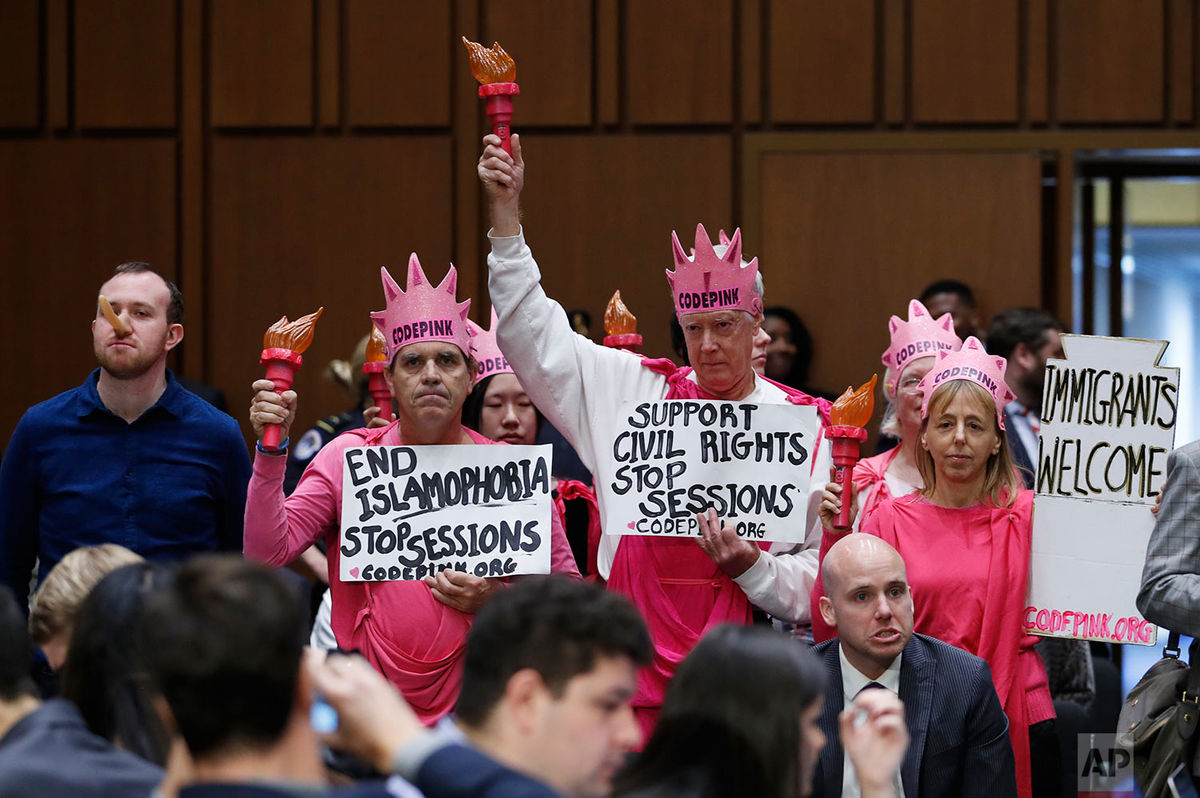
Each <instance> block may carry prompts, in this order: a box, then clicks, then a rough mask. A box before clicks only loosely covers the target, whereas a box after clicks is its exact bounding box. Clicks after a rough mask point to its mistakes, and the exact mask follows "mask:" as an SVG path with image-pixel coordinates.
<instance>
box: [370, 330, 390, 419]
mask: <svg viewBox="0 0 1200 798" xmlns="http://www.w3.org/2000/svg"><path fill="white" fill-rule="evenodd" d="M385 371H387V341H386V340H385V339H384V337H383V333H381V332H380V331H379V328H378V327H373V328H372V329H371V340H369V341H367V362H365V363H363V374H366V375H367V389H368V390H370V392H371V398H372V399H374V400H375V406H376V407H377V408H379V416H378V418H382V419H383V420H384V421H391V420H392V391H391V389H390V388H388V384H387V378H386V377H384V376H383V372H385Z"/></svg>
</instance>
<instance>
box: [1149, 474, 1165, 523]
mask: <svg viewBox="0 0 1200 798" xmlns="http://www.w3.org/2000/svg"><path fill="white" fill-rule="evenodd" d="M1166 492H1167V485H1166V483H1165V482H1164V483H1163V486H1162V487H1161V488H1159V491H1158V495H1157V496H1155V497H1154V506H1153V507H1151V508H1150V512H1151V514H1153V515H1154V517H1155V518H1158V511H1159V510H1161V509H1162V497H1163V494H1164V493H1166Z"/></svg>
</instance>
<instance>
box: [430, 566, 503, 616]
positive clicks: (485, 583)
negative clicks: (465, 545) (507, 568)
mask: <svg viewBox="0 0 1200 798" xmlns="http://www.w3.org/2000/svg"><path fill="white" fill-rule="evenodd" d="M421 581H422V582H424V583H425V584H426V585H428V586H429V590H430V591H431V592H432V593H433V597H434V598H435V599H437V600H438V601H440V602H442V603H443V604H445V605H446V606H447V607H453V608H454V609H456V610H459V611H460V612H467V613H475V612H479V610H480V608H481V607H483V605H484V604H487V602H488V599H490V598H491V597H492V595H493V594H494V593H495V592H496V591H497V590H500V589H501V588H502V586H503V584H504V583H503V582H501V581H500V580H499V579H484V578H482V577H478V576H475V575H474V574H465V573H463V572H462V571H452V570H450V569H449V568H446V569H444V570H443V571H442V572H441V573H439V574H436V575H434V576H427V577H425V578H424V579H422V580H421Z"/></svg>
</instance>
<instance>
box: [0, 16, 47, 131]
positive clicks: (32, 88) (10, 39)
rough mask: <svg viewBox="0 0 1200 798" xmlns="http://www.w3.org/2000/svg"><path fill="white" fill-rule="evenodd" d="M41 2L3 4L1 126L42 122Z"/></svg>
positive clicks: (35, 124)
mask: <svg viewBox="0 0 1200 798" xmlns="http://www.w3.org/2000/svg"><path fill="white" fill-rule="evenodd" d="M39 58H40V55H39V53H38V2H37V0H10V2H7V3H2V4H0V98H2V101H0V127H9V128H14V127H17V128H32V127H37V124H38V102H39V97H38V81H39V79H40V78H39V68H38V60H39Z"/></svg>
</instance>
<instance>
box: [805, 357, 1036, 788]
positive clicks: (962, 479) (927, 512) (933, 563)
mask: <svg viewBox="0 0 1200 798" xmlns="http://www.w3.org/2000/svg"><path fill="white" fill-rule="evenodd" d="M1006 365H1007V364H1006V362H1005V360H1004V358H1000V357H993V356H990V355H988V354H987V353H986V352H985V351H984V348H983V345H982V344H981V343H980V342H979V341H978V340H977V339H975V338H968V339H967V341H966V343H964V344H963V347H962V349H961V350H960V351H959V352H954V353H942V354H939V356H938V360H937V363H936V364H935V365H934V367H933V368H932V369H931V370H930V371H929V373H928V374H926V375H925V377H924V378H923V379H922V380H921V382H920V388H921V392H922V397H923V401H922V408H921V415H922V419H923V420H922V424H921V428H920V437H919V444H920V451H919V453H918V460H917V465H918V468H919V469H920V473H921V477H922V479H923V481H924V485H925V487H924V488H923V489H922V490H921V491H920V492H918V493H913V494H910V495H908V496H902V497H895V498H892V499H889V500H887V501H884V502H882V503H881V504H879V505H878V506H877V507H876V508H875V510H874V511H873V512H872V513H871V514H869V515H867V516H866V517H865V518H864V520H863V521H862V525H861V530H862V532H865V533H867V534H872V535H877V536H878V537H880V538H883V539H884V540H886V541H887V542H888V543H890V544H892V545H893V546H894V547H895V548H896V550H897V551H899V552H900V554H901V555H902V556H903V557H904V562H905V565H906V566H907V569H908V580H909V584H910V585H911V586H912V590H913V596H914V602H915V611H916V612H915V618H914V628H915V630H916V631H917V632H920V633H922V634H926V635H929V636H931V637H936V638H938V639H940V640H943V641H945V642H947V643H950V644H952V645H955V646H958V647H960V648H963V649H966V650H967V651H970V652H971V653H972V654H976V655H977V656H980V657H983V658H984V659H986V660H987V661H988V664H989V665H990V666H991V670H992V679H993V681H994V682H995V685H996V692H997V694H998V695H999V697H1000V703H1001V704H1002V705H1003V707H1004V711H1005V714H1006V715H1007V716H1008V719H1009V736H1010V739H1011V740H1012V744H1013V753H1014V755H1015V759H1016V765H1017V788H1018V794H1019V795H1021V796H1023V797H1025V796H1030V795H1032V794H1033V793H1032V786H1031V758H1030V750H1031V743H1032V746H1034V747H1036V749H1037V756H1036V757H1035V758H1036V760H1037V762H1038V764H1039V773H1038V775H1039V787H1041V786H1043V785H1042V784H1041V783H1040V782H1041V775H1042V772H1043V771H1042V768H1041V764H1042V763H1043V762H1046V763H1047V767H1046V770H1051V769H1053V772H1052V773H1047V778H1050V777H1052V778H1054V779H1057V778H1059V776H1058V772H1057V768H1056V760H1057V751H1058V744H1057V737H1056V736H1055V733H1054V724H1053V720H1054V705H1053V703H1052V701H1051V698H1050V688H1049V685H1048V683H1047V679H1046V668H1045V666H1044V665H1043V664H1042V660H1041V658H1040V657H1039V656H1038V654H1037V652H1036V651H1034V649H1033V646H1034V644H1035V643H1036V642H1037V640H1038V638H1036V637H1033V636H1031V635H1028V634H1026V633H1025V631H1024V628H1023V625H1022V619H1021V610H1022V609H1023V607H1024V601H1025V593H1026V587H1027V582H1028V576H1029V552H1030V542H1031V536H1032V527H1033V523H1032V510H1033V493H1032V491H1028V490H1024V489H1023V488H1022V485H1021V482H1020V480H1019V478H1018V476H1017V475H1016V472H1015V471H1014V470H1013V466H1012V461H1011V459H1010V457H1009V452H1008V442H1007V440H1006V438H1005V435H1004V427H1003V417H1002V415H1001V410H1002V408H1003V407H1004V405H1005V404H1007V403H1008V401H1009V399H1011V392H1010V391H1009V389H1008V386H1007V385H1005V383H1004V370H1005V366H1006ZM840 506H841V501H840V499H839V497H838V496H837V487H836V486H834V485H831V486H830V487H829V488H828V489H827V492H826V498H825V502H824V503H823V505H822V520H823V521H824V522H825V525H826V532H825V536H824V539H823V541H822V546H821V551H822V556H823V555H824V552H825V551H826V550H827V549H828V547H829V546H831V545H832V544H833V542H834V541H835V540H836V539H837V538H839V537H840V535H839V534H838V533H836V532H835V531H834V530H833V529H832V526H831V523H830V522H831V521H832V517H833V513H834V512H836V511H837V509H839V508H840ZM1047 754H1049V756H1048V757H1047ZM1039 792H1040V790H1039ZM1049 794H1053V788H1051V792H1050V793H1049Z"/></svg>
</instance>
